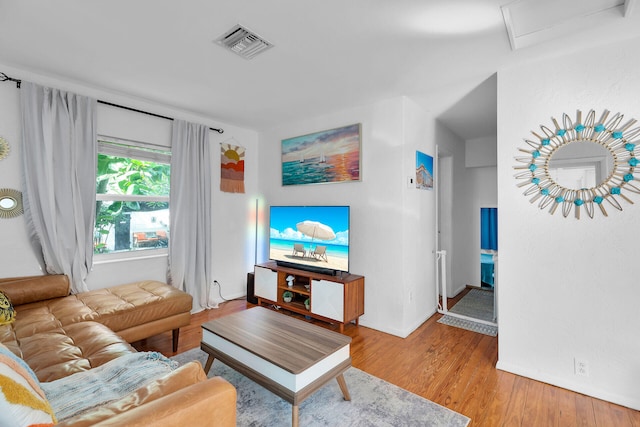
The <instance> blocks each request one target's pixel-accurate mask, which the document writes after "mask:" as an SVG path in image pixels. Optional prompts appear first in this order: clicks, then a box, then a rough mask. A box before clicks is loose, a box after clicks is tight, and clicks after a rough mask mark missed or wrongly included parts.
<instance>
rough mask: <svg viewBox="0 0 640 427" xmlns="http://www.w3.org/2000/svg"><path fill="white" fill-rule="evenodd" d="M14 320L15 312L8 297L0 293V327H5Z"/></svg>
mask: <svg viewBox="0 0 640 427" xmlns="http://www.w3.org/2000/svg"><path fill="white" fill-rule="evenodd" d="M14 320H16V312H15V310H14V309H13V304H11V300H10V299H9V297H8V296H7V295H6V294H5V293H4V292H2V291H0V325H7V324H9V323H11V322H13V321H14Z"/></svg>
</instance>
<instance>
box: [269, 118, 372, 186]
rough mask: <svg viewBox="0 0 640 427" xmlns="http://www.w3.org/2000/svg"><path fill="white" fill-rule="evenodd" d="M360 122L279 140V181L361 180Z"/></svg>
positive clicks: (299, 182) (293, 183)
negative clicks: (280, 172)
mask: <svg viewBox="0 0 640 427" xmlns="http://www.w3.org/2000/svg"><path fill="white" fill-rule="evenodd" d="M361 141H362V138H361V124H360V123H358V124H354V125H349V126H344V127H340V128H335V129H329V130H324V131H321V132H315V133H310V134H308V135H302V136H296V137H294V138H288V139H283V140H282V185H283V186H285V185H303V184H326V183H336V182H352V181H360V147H361Z"/></svg>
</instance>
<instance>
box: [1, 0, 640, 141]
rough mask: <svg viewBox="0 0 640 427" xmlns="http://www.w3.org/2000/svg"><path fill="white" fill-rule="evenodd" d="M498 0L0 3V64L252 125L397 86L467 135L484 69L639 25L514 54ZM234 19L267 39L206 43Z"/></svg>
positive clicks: (487, 99) (486, 123)
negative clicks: (251, 45)
mask: <svg viewBox="0 0 640 427" xmlns="http://www.w3.org/2000/svg"><path fill="white" fill-rule="evenodd" d="M508 1H509V0H468V1H465V0H394V1H391V0H348V1H345V0H322V1H317V0H315V1H313V0H261V1H259V0H233V1H221V0H182V1H175V0H174V1H170V0H136V1H132V0H110V1H87V0H57V1H50V0H21V1H17V0H0V64H4V65H6V66H8V67H13V68H17V69H24V70H29V71H31V72H37V73H40V74H44V75H47V76H54V77H61V78H64V79H71V80H74V81H78V82H81V83H84V84H87V85H91V86H97V87H101V88H105V89H107V90H108V91H112V92H119V93H124V94H128V95H131V96H135V97H139V98H142V99H146V100H151V101H154V102H157V103H160V104H164V105H168V106H172V107H177V108H179V109H183V110H186V111H190V112H194V113H197V114H199V115H204V116H206V117H211V118H213V119H215V120H220V121H221V122H223V123H229V124H235V125H239V126H242V127H246V128H250V129H255V130H258V131H259V130H264V129H268V128H272V127H276V126H278V125H279V124H281V123H283V122H287V121H292V120H300V119H304V118H309V117H313V116H317V115H322V114H325V113H329V112H333V111H338V110H341V109H346V108H350V107H353V106H359V105H366V104H369V103H373V102H376V101H378V100H381V99H387V98H392V97H397V96H401V95H406V96H410V97H412V98H413V99H415V100H416V101H418V102H419V103H420V104H421V105H423V106H424V108H425V109H426V110H428V111H430V112H431V113H432V114H433V115H434V116H436V117H440V118H441V120H442V121H443V122H444V123H445V124H446V125H447V126H449V127H450V128H451V129H452V130H453V131H454V132H456V133H457V134H458V135H460V136H461V137H463V138H465V139H470V138H477V137H484V136H490V135H495V132H496V130H495V127H496V124H495V108H496V107H495V103H496V94H495V88H496V84H495V77H492V76H494V74H495V73H496V71H498V70H500V69H501V68H503V67H508V66H510V65H512V64H515V63H522V62H523V61H529V60H533V59H535V58H538V57H542V56H554V55H561V54H564V53H567V52H572V51H575V50H578V49H582V48H585V47H589V46H595V45H602V44H605V43H610V42H614V41H620V40H628V39H631V38H635V37H638V36H640V25H638V24H639V22H638V21H639V19H638V16H639V15H640V14H639V13H635V14H631V16H630V17H626V18H622V14H621V13H614V14H613V18H614V19H613V20H605V19H603V20H602V22H598V23H597V24H598V25H593V24H591V25H590V27H589V28H588V29H586V30H583V31H574V32H573V34H569V35H566V36H563V37H562V38H561V39H555V40H552V41H549V42H545V43H542V44H538V45H535V46H531V47H527V48H525V49H519V50H517V51H512V50H511V48H510V45H509V39H508V36H507V32H506V30H505V25H504V21H503V18H502V13H501V9H500V6H501V5H503V4H504V3H507V2H508ZM522 1H535V0H522ZM554 1H555V2H562V3H564V2H571V3H574V4H576V5H577V4H580V2H581V1H582V0H554ZM550 13H553V11H550ZM238 23H240V24H242V25H244V26H246V27H248V28H250V29H251V30H253V31H254V32H256V33H257V34H259V35H260V36H262V37H264V38H265V39H267V40H268V41H269V42H271V43H273V44H274V45H275V47H273V48H271V49H269V50H267V51H266V52H264V53H263V54H261V55H259V56H257V57H256V58H254V59H252V60H246V59H243V58H241V57H239V56H236V55H234V54H233V53H231V52H229V51H228V50H226V49H224V48H222V47H220V46H218V45H217V44H216V43H215V42H214V40H215V39H216V38H218V37H219V36H220V35H222V34H223V33H224V32H226V31H227V30H228V29H230V28H231V27H232V26H234V25H235V24H238ZM635 43H638V42H637V40H636V41H635ZM1 71H4V70H2V69H1V68H0V72H1ZM12 77H16V78H21V77H22V76H19V75H17V76H12ZM5 84H6V83H5Z"/></svg>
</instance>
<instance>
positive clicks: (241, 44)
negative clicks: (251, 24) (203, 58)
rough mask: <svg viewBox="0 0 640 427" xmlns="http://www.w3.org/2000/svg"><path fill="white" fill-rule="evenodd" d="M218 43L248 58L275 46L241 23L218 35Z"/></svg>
mask: <svg viewBox="0 0 640 427" xmlns="http://www.w3.org/2000/svg"><path fill="white" fill-rule="evenodd" d="M216 43H218V44H219V45H220V46H223V47H226V48H227V49H230V50H231V51H232V52H235V53H237V54H238V55H240V56H242V57H243V58H246V59H252V58H253V57H255V56H256V55H257V54H259V53H260V52H264V51H265V50H267V49H269V48H271V47H273V44H271V43H269V42H268V41H266V40H265V39H263V38H262V37H260V36H259V35H257V34H255V33H253V32H252V31H251V30H249V29H247V28H245V27H243V26H242V25H240V24H238V25H236V26H235V27H233V28H232V29H230V30H229V31H227V32H226V33H224V34H223V35H221V36H220V37H218V38H217V39H216Z"/></svg>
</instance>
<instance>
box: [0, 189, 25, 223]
mask: <svg viewBox="0 0 640 427" xmlns="http://www.w3.org/2000/svg"><path fill="white" fill-rule="evenodd" d="M22 213H23V210H22V193H21V192H20V191H18V190H12V189H11V188H2V189H0V218H14V217H17V216H20V215H22Z"/></svg>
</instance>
